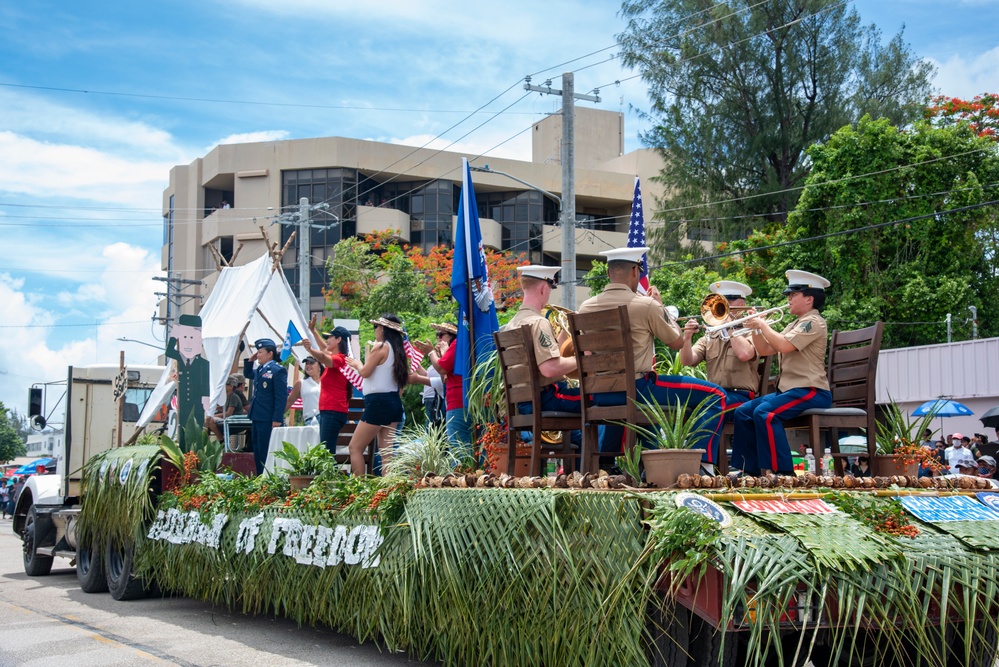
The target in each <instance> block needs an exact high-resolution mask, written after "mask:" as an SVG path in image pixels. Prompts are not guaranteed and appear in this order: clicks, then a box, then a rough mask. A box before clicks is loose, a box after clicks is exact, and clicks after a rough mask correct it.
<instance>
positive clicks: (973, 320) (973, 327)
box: [968, 306, 978, 340]
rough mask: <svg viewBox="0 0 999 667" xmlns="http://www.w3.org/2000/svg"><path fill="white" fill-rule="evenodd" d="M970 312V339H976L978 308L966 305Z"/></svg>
mask: <svg viewBox="0 0 999 667" xmlns="http://www.w3.org/2000/svg"><path fill="white" fill-rule="evenodd" d="M968 310H969V311H970V312H971V340H978V308H976V307H975V306H968Z"/></svg>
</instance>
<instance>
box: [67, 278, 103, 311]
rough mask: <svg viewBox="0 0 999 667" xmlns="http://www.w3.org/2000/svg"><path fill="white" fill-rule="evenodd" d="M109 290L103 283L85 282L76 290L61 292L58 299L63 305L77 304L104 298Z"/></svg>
mask: <svg viewBox="0 0 999 667" xmlns="http://www.w3.org/2000/svg"><path fill="white" fill-rule="evenodd" d="M106 294H107V291H106V290H105V289H104V286H103V285H98V284H96V283H85V284H83V285H80V286H79V287H78V288H77V290H76V291H75V292H59V294H57V295H56V299H57V300H58V301H59V305H61V306H76V305H79V304H80V303H84V302H87V301H98V300H103V299H104V297H105V295H106Z"/></svg>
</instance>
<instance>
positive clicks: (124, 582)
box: [104, 540, 146, 600]
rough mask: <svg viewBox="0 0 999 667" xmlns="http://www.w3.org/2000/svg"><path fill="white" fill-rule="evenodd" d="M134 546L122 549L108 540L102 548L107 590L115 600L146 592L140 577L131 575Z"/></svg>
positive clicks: (135, 597)
mask: <svg viewBox="0 0 999 667" xmlns="http://www.w3.org/2000/svg"><path fill="white" fill-rule="evenodd" d="M133 550H134V546H128V547H126V548H124V549H122V548H121V547H118V546H117V545H115V544H114V543H113V542H112V541H111V540H108V544H107V547H106V548H105V549H104V569H105V570H106V572H107V585H108V591H110V592H111V597H113V598H114V599H115V600H135V599H137V598H140V597H144V596H145V594H146V587H145V583H144V582H143V581H142V579H139V578H138V577H134V576H132V553H133Z"/></svg>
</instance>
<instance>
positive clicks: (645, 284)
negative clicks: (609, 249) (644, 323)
mask: <svg viewBox="0 0 999 667" xmlns="http://www.w3.org/2000/svg"><path fill="white" fill-rule="evenodd" d="M644 246H645V215H644V214H643V213H642V187H641V183H640V182H639V180H638V178H637V177H636V178H635V197H634V199H632V200H631V223H630V224H629V225H628V247H629V248H641V247H644ZM648 292H649V261H648V257H647V256H646V255H642V275H641V277H640V278H639V280H638V293H639V294H648Z"/></svg>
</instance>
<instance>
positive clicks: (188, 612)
mask: <svg viewBox="0 0 999 667" xmlns="http://www.w3.org/2000/svg"><path fill="white" fill-rule="evenodd" d="M420 664H426V663H419V662H415V661H411V660H408V659H407V657H406V656H405V655H401V654H388V653H382V652H379V650H378V648H377V647H375V646H374V645H372V644H370V643H369V644H363V645H359V644H358V643H357V642H356V641H355V640H354V639H352V638H350V637H347V636H344V635H340V634H337V633H335V632H333V631H332V630H329V629H322V628H320V629H313V628H299V627H298V626H297V625H296V624H295V623H293V622H291V621H288V620H286V619H280V618H279V619H275V618H269V617H266V616H247V615H244V614H240V613H234V612H229V611H227V610H225V609H220V608H218V607H213V606H212V605H210V604H207V603H204V602H198V601H194V600H190V599H186V598H178V597H174V598H149V599H144V600H134V601H131V602H116V601H114V600H112V599H111V596H110V595H108V594H107V593H104V594H93V595H90V594H87V593H84V592H83V591H81V590H80V587H79V586H78V585H77V583H76V573H75V570H73V569H72V568H70V567H69V561H68V560H66V559H59V558H57V559H56V561H55V567H53V570H52V574H50V575H49V576H47V577H28V576H26V575H25V574H24V569H23V567H22V564H21V540H20V538H18V537H17V536H15V535H14V534H13V533H12V532H11V523H10V519H6V520H0V667H14V666H18V667H20V666H27V665H37V666H39V667H42V666H44V667H51V666H52V665H67V666H69V665H72V666H73V667H87V666H88V665H95V666H97V665H99V666H100V667H105V666H111V665H115V666H118V665H121V666H133V665H136V666H147V665H156V666H157V667H165V666H169V665H180V666H183V667H190V666H195V665H196V666H198V667H200V666H202V665H205V666H207V665H219V666H220V667H222V666H225V667H236V666H242V665H261V666H266V667H301V666H305V665H338V666H339V665H344V666H351V667H364V666H368V665H420Z"/></svg>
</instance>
